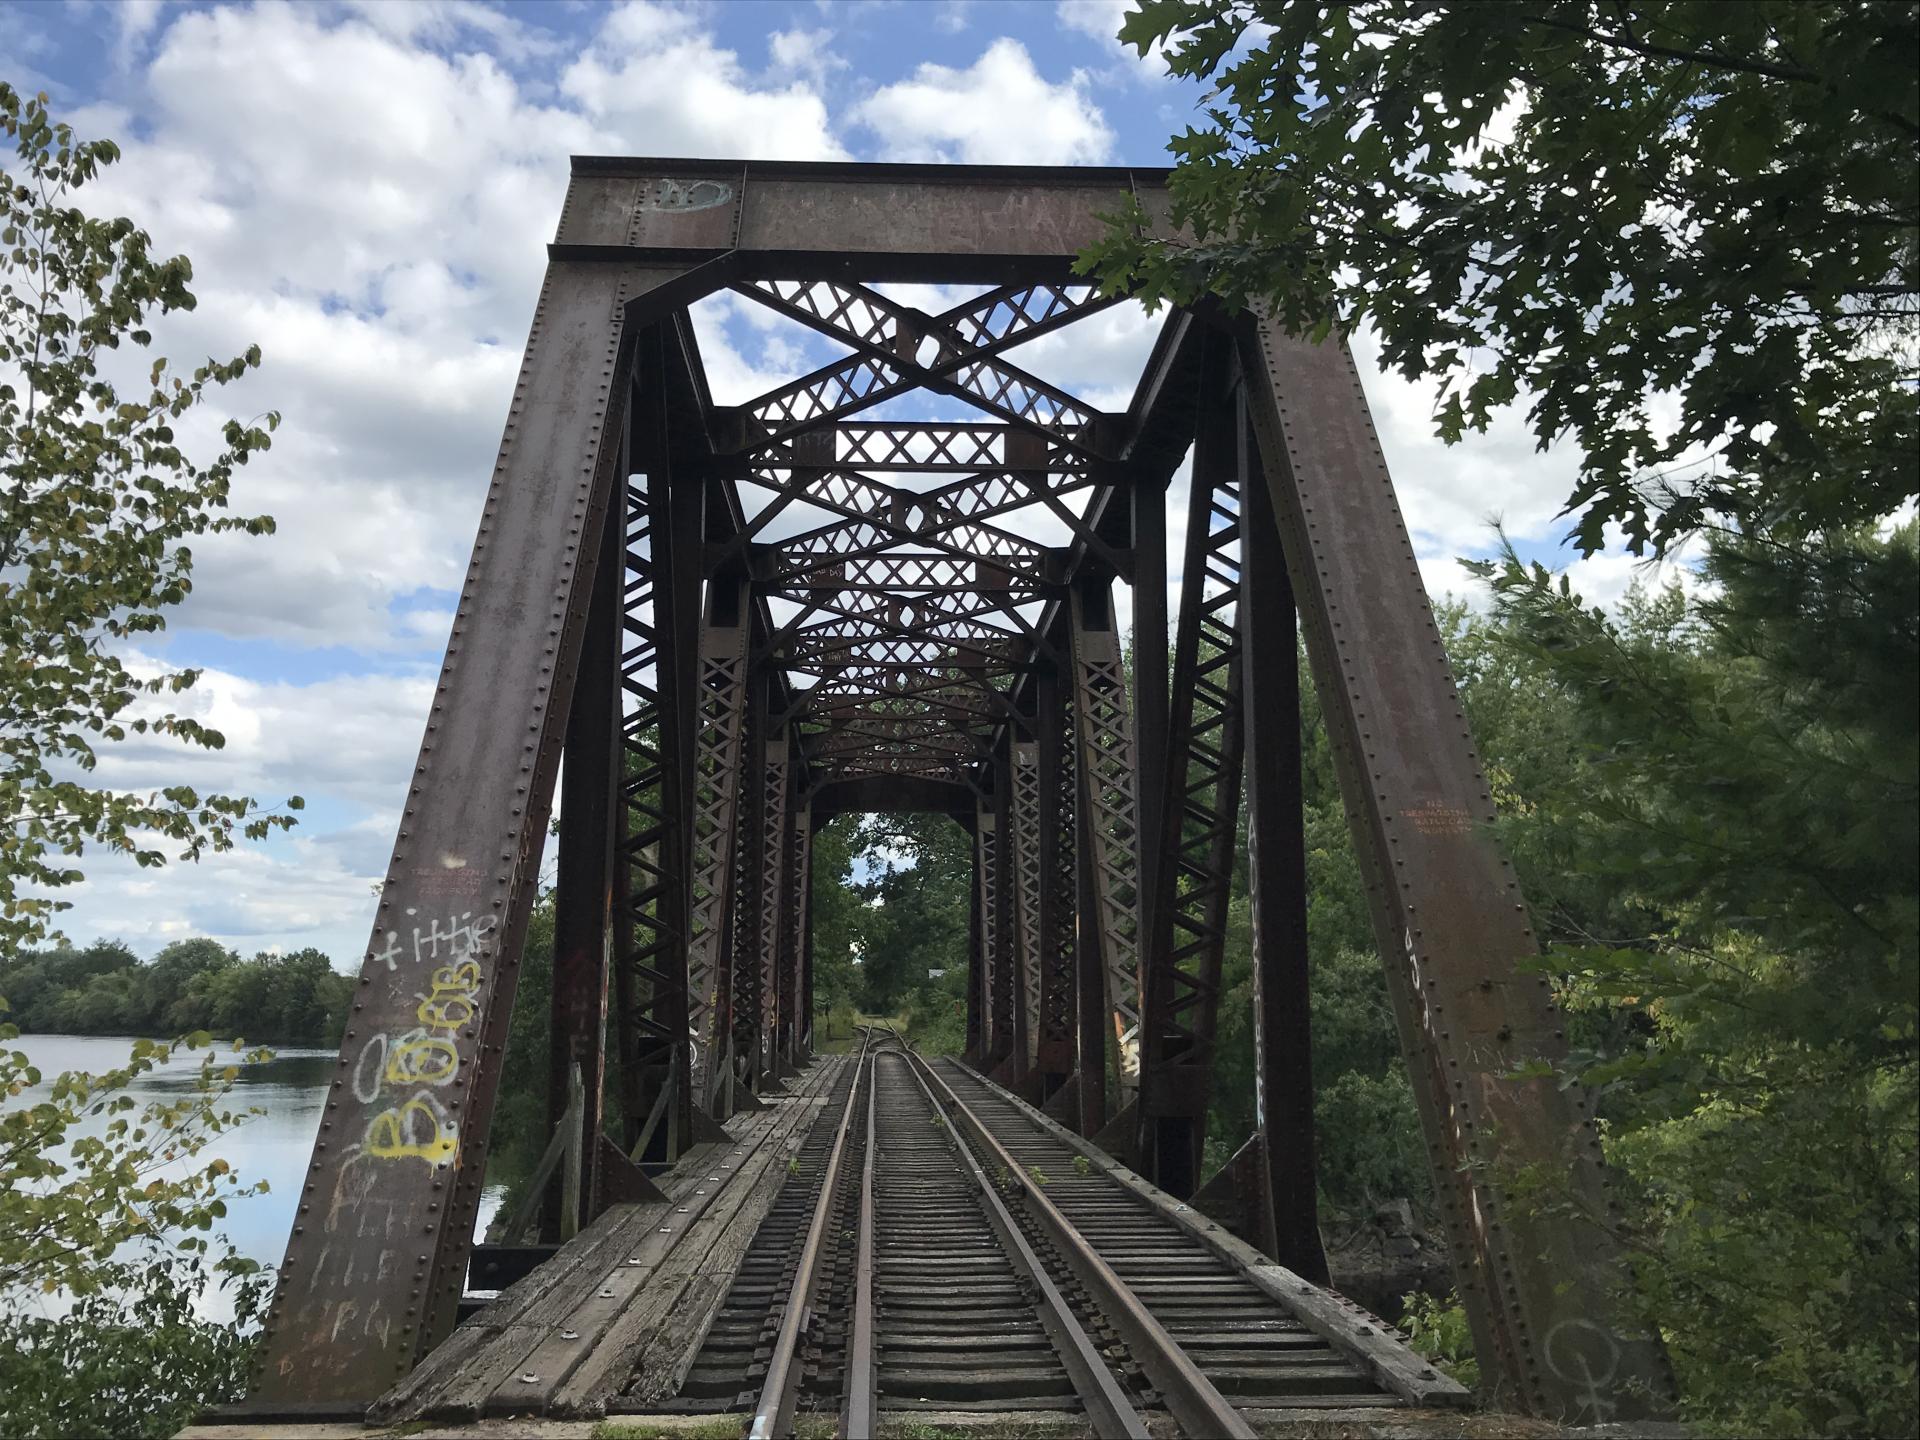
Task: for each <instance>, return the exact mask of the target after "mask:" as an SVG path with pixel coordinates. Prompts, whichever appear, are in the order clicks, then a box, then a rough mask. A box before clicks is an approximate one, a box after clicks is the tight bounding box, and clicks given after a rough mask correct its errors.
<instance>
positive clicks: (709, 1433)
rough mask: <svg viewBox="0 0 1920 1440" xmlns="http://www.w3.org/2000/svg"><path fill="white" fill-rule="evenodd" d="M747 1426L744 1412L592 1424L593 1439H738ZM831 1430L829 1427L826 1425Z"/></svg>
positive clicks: (605, 1421) (603, 1421)
mask: <svg viewBox="0 0 1920 1440" xmlns="http://www.w3.org/2000/svg"><path fill="white" fill-rule="evenodd" d="M746 1428H747V1417H746V1416H744V1415H713V1416H707V1417H702V1418H699V1419H696V1418H694V1417H693V1416H691V1415H690V1416H688V1417H687V1421H686V1423H685V1424H681V1425H668V1424H663V1423H661V1422H660V1421H657V1420H602V1421H601V1422H600V1423H599V1424H598V1425H596V1426H594V1427H593V1440H740V1436H741V1435H742V1434H744V1433H745V1431H746ZM828 1433H829V1434H831V1433H832V1427H831V1426H829V1427H828Z"/></svg>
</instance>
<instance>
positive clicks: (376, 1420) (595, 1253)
mask: <svg viewBox="0 0 1920 1440" xmlns="http://www.w3.org/2000/svg"><path fill="white" fill-rule="evenodd" d="M845 1064H846V1060H845V1058H844V1057H842V1056H823V1057H821V1058H819V1059H817V1060H816V1061H814V1063H813V1064H812V1065H811V1066H809V1067H808V1069H807V1070H806V1071H805V1072H804V1073H803V1074H802V1075H801V1076H800V1078H799V1079H798V1080H797V1081H796V1082H795V1083H794V1088H793V1090H791V1091H790V1092H789V1093H787V1094H786V1095H784V1096H780V1095H776V1096H768V1097H765V1098H766V1099H767V1101H768V1105H767V1108H766V1109H764V1110H757V1111H753V1112H750V1113H747V1114H744V1115H739V1116H735V1117H734V1118H733V1120H731V1121H729V1122H728V1126H727V1130H728V1133H729V1134H730V1135H732V1136H733V1137H734V1138H733V1142H732V1143H731V1144H720V1143H713V1144H711V1145H708V1146H703V1147H699V1148H696V1149H695V1150H693V1151H690V1152H688V1154H687V1156H686V1157H684V1158H683V1159H682V1161H681V1163H680V1164H679V1166H678V1167H676V1169H675V1170H674V1171H673V1172H672V1174H671V1175H670V1176H669V1177H668V1178H667V1183H666V1185H665V1186H664V1188H665V1190H666V1193H667V1196H668V1203H666V1204H664V1205H663V1204H657V1203H656V1204H648V1205H619V1206H615V1207H613V1208H612V1209H610V1210H608V1211H607V1212H606V1214H604V1215H602V1216H601V1217H600V1218H599V1219H598V1220H596V1221H595V1222H594V1223H593V1224H592V1225H590V1226H588V1227H587V1228H586V1229H585V1230H583V1231H581V1232H580V1234H579V1235H577V1236H575V1237H574V1239H573V1240H572V1241H571V1242H569V1243H568V1244H567V1245H565V1246H564V1247H562V1248H561V1250H560V1251H559V1252H558V1253H556V1254H555V1255H554V1256H553V1258H552V1259H550V1260H548V1261H547V1262H546V1263H545V1264H543V1265H541V1266H540V1267H539V1268H537V1269H535V1270H534V1271H532V1272H531V1273H530V1274H528V1275H526V1276H525V1277H523V1278H522V1279H520V1280H519V1281H517V1282H515V1283H514V1284H513V1285H512V1286H510V1287H508V1288H507V1289H506V1290H504V1291H502V1292H501V1294H500V1297H499V1298H498V1299H496V1300H495V1301H494V1302H493V1303H492V1304H491V1305H488V1306H487V1307H486V1308H485V1309H484V1310H482V1311H480V1312H479V1313H478V1314H476V1315H474V1316H472V1317H471V1318H470V1319H468V1320H467V1322H466V1323H465V1324H463V1325H461V1326H460V1327H459V1328H457V1329H456V1330H455V1331H454V1332H453V1334H452V1335H450V1336H448V1337H447V1339H446V1341H445V1342H443V1343H442V1344H441V1345H440V1346H438V1347H437V1348H436V1349H435V1350H434V1351H433V1352H432V1354H430V1355H428V1356H427V1358H426V1359H425V1360H423V1361H422V1362H421V1363H420V1365H419V1366H418V1368H416V1369H415V1370H414V1371H413V1373H412V1374H411V1375H409V1376H407V1378H406V1379H404V1380H402V1381H401V1382H400V1383H399V1384H398V1385H396V1386H395V1387H394V1388H393V1389H392V1390H390V1391H388V1392H387V1393H386V1394H385V1395H384V1396H382V1397H381V1398H380V1400H379V1401H378V1402H377V1403H376V1404H375V1405H374V1406H373V1407H372V1409H371V1410H370V1411H369V1412H368V1416H367V1420H368V1423H369V1424H375V1425H393V1424H399V1423H403V1422H407V1421H418V1420H425V1419H435V1420H452V1421H460V1420H475V1419H479V1418H482V1417H485V1416H508V1415H538V1414H549V1413H550V1414H555V1415H586V1414H592V1413H597V1412H598V1411H599V1410H601V1409H604V1406H605V1403H606V1398H607V1397H608V1396H609V1395H611V1394H612V1393H614V1392H615V1391H616V1390H618V1389H619V1387H620V1385H621V1384H622V1383H623V1382H624V1381H625V1380H626V1378H627V1376H628V1374H629V1373H630V1372H631V1370H632V1368H633V1364H634V1361H635V1358H636V1357H637V1355H638V1354H639V1352H640V1350H641V1349H642V1348H643V1347H644V1346H645V1345H646V1344H647V1343H648V1342H649V1341H650V1340H653V1339H654V1338H655V1335H656V1332H658V1331H660V1330H661V1329H662V1328H663V1327H664V1326H666V1325H668V1324H671V1325H673V1326H674V1327H676V1329H678V1328H681V1327H684V1328H685V1329H686V1330H687V1332H688V1336H689V1337H690V1338H689V1339H688V1341H687V1343H689V1344H692V1345H697V1344H698V1343H699V1337H700V1335H702V1334H704V1333H705V1328H706V1325H707V1324H708V1323H710V1322H711V1320H712V1316H713V1310H714V1309H715V1308H716V1307H717V1306H718V1305H719V1303H720V1300H721V1298H722V1297H723V1296H724V1294H725V1291H726V1286H725V1284H724V1282H723V1281H722V1280H720V1279H718V1278H717V1277H718V1276H720V1275H721V1274H722V1273H730V1272H731V1267H732V1265H733V1264H734V1263H735V1262H736V1261H737V1260H738V1257H739V1255H740V1253H741V1252H742V1251H744V1250H745V1248H746V1247H747V1245H748V1244H750V1243H751V1241H752V1239H753V1233H754V1231H755V1230H756V1229H757V1228H758V1227H759V1224H760V1221H761V1219H762V1218H763V1217H764V1216H765V1215H766V1212H767V1210H768V1209H769V1208H770V1207H771V1206H772V1204H773V1199H774V1196H775V1195H776V1194H777V1193H778V1191H779V1188H780V1185H781V1183H782V1182H783V1181H784V1180H785V1178H786V1167H787V1160H788V1158H789V1157H790V1156H791V1155H793V1154H794V1153H795V1152H796V1151H797V1150H798V1149H799V1148H800V1146H801V1144H802V1142H803V1141H804V1140H805V1138H806V1133H807V1130H808V1129H809V1128H810V1127H811V1125H812V1123H813V1121H814V1119H815V1118H817V1117H818V1116H819V1114H820V1113H821V1110H822V1108H823V1107H824V1106H825V1104H826V1097H827V1095H828V1093H830V1091H831V1090H832V1088H833V1084H834V1082H835V1080H836V1079H838V1077H839V1074H840V1070H841V1068H842V1067H843V1066H844V1065H845ZM697 1281H703V1282H705V1283H703V1284H696V1282H697Z"/></svg>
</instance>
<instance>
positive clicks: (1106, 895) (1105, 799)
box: [1071, 578, 1142, 1091]
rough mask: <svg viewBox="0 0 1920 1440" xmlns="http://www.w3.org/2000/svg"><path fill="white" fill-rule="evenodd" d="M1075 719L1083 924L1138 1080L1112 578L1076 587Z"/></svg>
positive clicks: (1130, 863) (1135, 839)
mask: <svg viewBox="0 0 1920 1440" xmlns="http://www.w3.org/2000/svg"><path fill="white" fill-rule="evenodd" d="M1071 625H1072V634H1073V698H1074V724H1075V729H1076V731H1077V733H1078V735H1079V740H1080V750H1079V755H1078V759H1079V766H1078V769H1079V773H1080V789H1079V793H1078V794H1077V795H1076V796H1075V797H1074V798H1075V800H1076V802H1077V803H1078V804H1079V805H1082V806H1084V807H1085V808H1086V811H1087V815H1088V823H1087V824H1086V825H1085V826H1083V827H1082V829H1081V837H1082V843H1084V844H1090V845H1091V847H1092V852H1091V856H1090V858H1091V861H1092V865H1093V882H1094V894H1095V897H1096V900H1097V902H1098V903H1097V909H1096V911H1095V913H1094V914H1093V915H1092V916H1087V917H1083V919H1082V924H1083V925H1084V924H1089V923H1091V924H1092V925H1093V926H1095V927H1097V929H1098V931H1099V936H1100V956H1101V960H1102V964H1103V969H1104V980H1105V986H1106V1002H1107V1009H1108V1010H1109V1011H1110V1012H1111V1013H1112V1016H1113V1032H1114V1038H1115V1040H1116V1041H1117V1043H1118V1045H1119V1065H1120V1084H1121V1087H1122V1088H1123V1089H1124V1090H1127V1091H1131V1090H1133V1089H1134V1088H1135V1087H1136V1086H1137V1085H1138V1084H1139V1083H1140V847H1141V839H1142V836H1141V831H1140V809H1139V795H1138V789H1137V787H1138V785H1139V771H1138V767H1137V765H1136V763H1135V756H1134V746H1133V709H1132V706H1131V705H1129V704H1128V701H1127V673H1126V663H1125V660H1124V659H1123V657H1122V655H1121V652H1120V636H1119V633H1118V632H1117V631H1116V630H1115V629H1114V624H1113V596H1112V592H1111V587H1110V584H1109V582H1106V581H1104V580H1100V579H1097V578H1095V579H1089V580H1087V581H1084V582H1082V583H1081V584H1079V585H1076V586H1075V587H1074V590H1073V608H1072V613H1071Z"/></svg>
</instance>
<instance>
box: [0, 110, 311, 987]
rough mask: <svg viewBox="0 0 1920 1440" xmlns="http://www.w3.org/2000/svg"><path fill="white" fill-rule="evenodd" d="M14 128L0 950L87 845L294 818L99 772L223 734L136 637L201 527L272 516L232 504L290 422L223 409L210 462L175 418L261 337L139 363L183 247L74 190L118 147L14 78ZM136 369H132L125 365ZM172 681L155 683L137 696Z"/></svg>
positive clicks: (18, 937)
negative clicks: (229, 353)
mask: <svg viewBox="0 0 1920 1440" xmlns="http://www.w3.org/2000/svg"><path fill="white" fill-rule="evenodd" d="M0 129H3V130H4V131H5V133H6V134H7V135H8V136H9V137H11V139H12V140H13V141H14V145H15V149H16V151H17V153H18V157H19V158H18V164H17V167H16V168H13V169H10V170H8V171H6V172H0V205H4V212H3V213H0V377H3V378H0V822H4V823H3V824H0V951H10V950H13V949H17V948H18V947H19V946H21V945H23V944H30V943H32V942H34V941H36V940H39V939H41V938H43V937H45V936H46V935H47V934H48V932H49V929H50V926H51V923H52V917H53V916H54V915H55V914H56V913H57V912H58V911H60V910H62V909H65V908H66V906H67V902H64V901H60V900H58V899H55V898H50V897H49V895H48V894H47V893H46V892H49V891H56V892H57V891H58V890H60V889H62V888H64V887H68V886H72V885H74V884H76V883H78V882H79V881H80V880H81V879H82V878H83V874H82V872H81V871H80V870H79V869H78V868H77V867H76V866H75V864H74V863H73V862H74V861H75V860H76V859H77V858H78V857H80V856H81V855H83V854H84V853H85V852H86V851H87V850H88V848H89V847H93V848H97V849H105V850H107V851H109V852H116V853H120V854H124V855H128V856H131V857H132V858H133V859H134V860H135V861H136V862H137V863H139V864H141V865H149V866H150V865H160V864H164V863H165V861H166V859H167V848H166V847H168V846H172V847H176V848H175V853H177V854H178V855H180V856H181V857H183V858H197V857H198V856H199V855H201V854H202V853H204V852H205V851H206V850H208V849H213V850H222V849H226V848H228V847H230V846H231V845H232V844H233V843H234V838H235V835H236V833H239V834H244V835H245V836H247V837H249V838H259V837H261V836H264V835H266V834H267V833H268V832H269V831H270V830H273V829H276V828H284V827H286V826H289V825H291V824H292V823H293V821H292V817H291V815H289V814H287V813H285V811H291V810H298V809H299V808H300V806H301V802H300V798H299V797H298V796H294V797H291V798H290V799H288V800H287V802H286V806H285V810H284V811H268V810H262V809H261V808H260V807H259V806H258V805H256V803H255V802H254V801H253V800H252V799H250V798H248V797H245V796H232V795H219V794H201V793H199V792H198V791H197V790H196V789H195V788H194V787H192V786H189V785H172V786H167V787H165V788H164V789H161V790H159V791H157V792H153V793H149V794H144V795H142V794H131V793H126V792H122V791H116V790H112V789H107V788H103V787H97V786H94V785H91V784H89V783H88V779H87V777H88V776H89V774H90V773H91V772H92V771H93V770H94V769H95V767H96V766H97V764H98V761H99V758H100V749H101V746H102V745H112V744H114V743H116V742H118V741H122V740H124V739H126V738H127V737H128V736H129V735H142V734H151V735H165V736H170V737H173V738H175V739H178V740H180V741H182V742H184V743H187V744H191V745H199V746H204V747H207V748H211V749H217V748H219V747H220V746H221V745H222V744H223V743H224V742H223V740H222V737H221V736H220V734H219V732H217V731H215V730H212V729H209V728H208V727H206V726H205V725H202V724H201V723H200V722H198V721H196V720H194V719H192V718H191V717H189V716H184V715H179V714H176V713H173V712H171V711H168V710H166V709H164V704H165V702H164V701H163V700H157V698H156V697H163V696H177V695H179V694H181V693H182V692H184V691H186V690H188V689H190V688H191V687H192V686H193V684H194V682H195V680H196V679H197V678H198V675H199V672H198V671H195V670H191V669H183V670H169V669H167V668H166V667H165V666H162V665H159V664H156V663H155V662H154V661H153V660H152V659H151V658H150V657H148V656H146V655H144V654H142V653H141V652H140V651H139V650H138V649H137V648H136V647H137V646H138V644H139V642H140V639H141V637H144V636H150V635H153V634H156V633H158V632H159V631H160V630H162V629H163V628H164V627H165V624H166V619H165V614H164V612H165V610H166V608H167V607H168V606H171V605H176V604H178V603H179V602H180V601H181V600H183V599H184V598H185V597H186V595H187V593H188V591H189V590H190V589H191V588H192V578H191V577H192V571H193V553H192V550H191V549H190V547H189V546H188V544H186V543H185V542H186V541H188V540H189V539H190V538H191V537H195V536H199V535H217V534H223V533H227V532H231V531H244V532H246V533H248V534H253V535H265V534H269V533H271V531H272V529H273V522H272V520H271V519H269V518H268V517H266V516H239V515H231V514H227V513H225V512H226V510H227V505H228V497H229V494H230V491H231V488H232V483H233V476H234V472H235V471H236V470H237V469H238V468H239V467H240V466H242V465H245V464H246V463H247V461H248V460H249V459H250V458H252V457H253V456H254V455H256V454H259V453H260V452H262V451H264V450H265V449H266V448H267V446H268V444H269V439H268V432H269V431H271V430H272V429H273V428H274V427H275V426H276V425H277V424H278V423H279V417H278V416H277V415H273V414H268V415H266V416H264V417H262V419H261V421H260V422H259V423H252V424H243V423H241V422H239V421H237V420H229V421H227V422H226V423H225V425H224V426H223V427H222V430H221V434H222V445H223V447H224V448H222V449H221V450H220V451H219V453H218V454H216V455H214V456H213V457H212V458H211V459H210V460H208V461H206V462H205V463H201V462H197V461H195V460H193V459H191V458H189V456H188V455H187V453H186V451H185V450H184V449H183V448H182V447H181V443H180V437H179V434H178V432H179V431H180V430H181V429H184V428H185V426H186V425H187V424H188V423H189V422H190V416H191V412H193V411H194V410H195V409H196V408H197V407H198V406H200V405H201V404H202V403H203V402H204V401H206V400H209V399H211V398H212V395H213V392H214V391H215V390H216V389H217V387H219V386H221V385H225V384H227V383H229V382H231V381H233V380H236V379H238V378H239V377H240V376H242V375H243V374H245V373H246V372H247V371H248V370H249V369H252V368H253V367H255V366H257V365H258V364H259V363H260V352H259V350H258V348H257V347H256V348H251V349H249V350H248V351H247V352H246V353H245V354H244V355H242V356H240V357H238V358H236V359H232V360H227V361H214V360H209V361H207V362H206V363H205V364H203V365H201V366H199V367H198V368H197V369H195V370H194V371H193V372H192V374H191V375H190V376H187V377H185V378H182V377H180V376H177V375H170V374H169V373H168V365H167V362H166V360H165V359H155V360H153V361H152V362H151V364H150V366H148V367H146V370H145V375H144V379H140V378H139V376H138V372H136V371H134V370H133V369H132V366H131V364H130V363H129V359H130V357H124V356H122V355H121V354H120V353H119V352H122V351H123V350H125V349H136V350H144V349H146V348H147V347H149V346H150V345H151V344H152V339H153V337H152V334H151V332H150V331H149V330H148V329H147V328H146V327H147V325H148V322H149V317H150V316H153V315H162V316H164V315H166V314H168V313H169V312H172V311H177V310H187V309H191V308H192V307H193V303H194V299H193V294H192V292H191V291H190V290H189V289H188V288H187V286H188V281H189V280H191V279H192V275H193V270H192V267H191V266H190V265H189V264H188V262H187V260H186V258H185V257H184V256H174V257H173V258H172V259H166V260H162V259H158V258H156V257H155V256H154V255H153V253H152V251H151V240H150V239H149V237H148V236H147V234H146V232H145V231H143V230H140V229H139V228H138V227H136V226H135V225H134V223H133V222H132V221H131V220H126V219H115V220H102V219H97V218H95V217H92V216H90V215H88V214H86V213H85V212H84V211H83V210H81V209H79V208H77V207H76V206H75V205H74V204H73V203H72V197H73V194H74V192H76V191H78V190H80V189H81V188H83V187H84V186H85V185H86V184H87V183H88V182H89V181H91V180H92V179H93V178H94V177H95V176H96V175H97V174H98V173H99V171H100V168H101V167H102V166H104V165H108V164H111V163H112V162H113V161H114V160H115V159H117V158H118V156H119V150H118V148H117V147H116V146H115V145H114V144H113V143H112V142H111V141H107V140H85V141H83V140H79V139H76V138H75V136H74V135H73V133H72V131H71V130H70V129H69V128H68V127H67V126H65V125H56V124H55V123H53V121H52V120H51V119H50V118H49V116H48V114H47V105H46V97H45V96H40V97H38V98H35V99H25V98H23V97H22V96H21V95H20V94H19V93H18V92H16V91H15V90H14V89H13V88H12V87H11V86H8V85H5V84H0ZM127 374H133V375H134V376H135V379H136V382H137V383H132V384H129V383H127V382H126V381H125V380H124V379H116V378H114V377H115V375H121V376H125V375H127ZM149 700H156V703H142V702H143V701H149Z"/></svg>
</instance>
